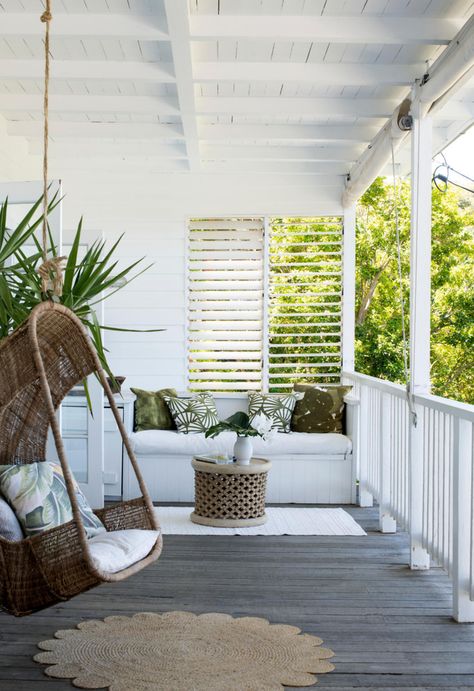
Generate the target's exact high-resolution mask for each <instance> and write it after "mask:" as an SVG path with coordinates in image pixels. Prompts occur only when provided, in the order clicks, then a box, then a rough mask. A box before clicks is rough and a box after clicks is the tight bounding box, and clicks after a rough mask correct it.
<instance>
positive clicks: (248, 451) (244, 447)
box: [234, 437, 253, 465]
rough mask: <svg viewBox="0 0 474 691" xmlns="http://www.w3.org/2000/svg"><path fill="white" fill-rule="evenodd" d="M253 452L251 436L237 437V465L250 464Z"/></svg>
mask: <svg viewBox="0 0 474 691" xmlns="http://www.w3.org/2000/svg"><path fill="white" fill-rule="evenodd" d="M252 453H253V444H252V440H251V439H250V437H237V440H236V442H235V444H234V456H235V461H236V463H237V465H249V463H250V459H251V458H252Z"/></svg>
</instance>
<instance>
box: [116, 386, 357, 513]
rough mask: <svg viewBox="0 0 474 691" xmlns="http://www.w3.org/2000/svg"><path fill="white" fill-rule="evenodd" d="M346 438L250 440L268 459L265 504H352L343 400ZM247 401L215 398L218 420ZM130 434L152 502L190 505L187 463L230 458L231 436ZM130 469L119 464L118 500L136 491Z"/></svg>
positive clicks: (351, 413) (351, 419) (350, 410)
mask: <svg viewBox="0 0 474 691" xmlns="http://www.w3.org/2000/svg"><path fill="white" fill-rule="evenodd" d="M346 403H347V408H346V434H332V433H328V434H306V433H302V432H291V433H289V434H280V433H279V434H277V435H276V437H275V438H273V439H272V440H271V441H264V440H263V439H261V438H260V437H254V438H252V442H253V446H254V455H255V456H262V457H265V458H269V459H270V460H271V461H272V469H271V471H270V473H269V475H268V490H267V501H268V502H274V503H293V502H294V503H318V504H320V503H321V504H346V503H347V504H350V503H354V502H355V478H356V472H355V454H354V453H353V448H354V445H353V437H354V434H355V433H356V431H357V427H358V421H357V413H358V406H357V401H356V400H355V399H352V398H351V397H350V396H348V397H346ZM246 405H247V398H246V397H242V396H232V397H231V396H228V397H222V396H220V397H218V396H216V406H217V410H218V413H219V416H220V418H221V419H223V418H226V417H228V416H229V415H231V414H232V413H234V412H236V411H237V410H245V409H246ZM128 431H129V436H130V439H131V441H132V445H133V449H134V451H135V454H136V456H137V460H138V463H139V465H140V469H141V471H142V473H143V475H144V478H145V482H146V483H147V486H148V489H149V491H150V494H151V497H152V499H153V501H157V502H164V501H166V502H169V501H171V502H192V501H193V499H194V473H193V470H192V468H191V458H192V457H193V455H195V454H203V453H224V452H225V453H231V452H232V449H233V446H234V441H235V435H234V434H233V433H231V432H224V433H222V434H220V435H219V436H218V437H216V438H214V439H206V438H205V436H204V434H179V433H178V432H175V431H168V430H149V431H144V432H133V431H132V430H128ZM130 471H131V468H130V464H129V463H124V468H123V494H124V498H125V499H130V498H132V497H134V496H137V494H138V485H137V483H136V480H135V476H134V474H133V472H130Z"/></svg>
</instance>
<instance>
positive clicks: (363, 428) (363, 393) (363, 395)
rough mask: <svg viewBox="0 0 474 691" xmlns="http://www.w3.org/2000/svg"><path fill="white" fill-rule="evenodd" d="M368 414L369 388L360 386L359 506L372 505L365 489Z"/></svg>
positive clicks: (367, 460) (367, 459)
mask: <svg viewBox="0 0 474 691" xmlns="http://www.w3.org/2000/svg"><path fill="white" fill-rule="evenodd" d="M370 425H371V420H370V415H369V389H368V387H367V386H361V387H360V438H359V451H360V458H359V469H360V477H359V482H360V485H359V504H360V506H373V503H374V499H373V496H372V494H371V493H370V492H369V490H368V489H367V482H368V480H369V439H370V436H369V435H370V432H371V430H370Z"/></svg>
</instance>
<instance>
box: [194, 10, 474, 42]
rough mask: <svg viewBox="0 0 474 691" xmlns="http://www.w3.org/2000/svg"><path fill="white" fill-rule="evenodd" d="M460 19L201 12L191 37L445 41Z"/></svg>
mask: <svg viewBox="0 0 474 691" xmlns="http://www.w3.org/2000/svg"><path fill="white" fill-rule="evenodd" d="M463 23H464V22H463V19H462V18H461V17H458V18H454V19H452V18H450V19H441V18H431V17H357V16H351V17H348V16H343V17H333V16H317V17H310V16H307V15H299V16H284V15H279V16H271V15H261V16H255V15H252V16H245V15H232V16H230V15H229V16H226V15H202V14H196V15H193V16H192V18H191V35H192V38H193V39H213V38H217V39H223V38H236V39H238V38H243V39H251V38H255V39H258V38H268V39H275V40H282V41H292V42H294V41H310V42H323V43H380V44H384V43H385V44H386V43H390V44H395V45H403V44H406V43H423V44H428V45H445V44H447V43H449V41H450V40H451V39H452V38H453V36H455V34H456V32H457V31H459V29H460V28H461V26H462V25H463Z"/></svg>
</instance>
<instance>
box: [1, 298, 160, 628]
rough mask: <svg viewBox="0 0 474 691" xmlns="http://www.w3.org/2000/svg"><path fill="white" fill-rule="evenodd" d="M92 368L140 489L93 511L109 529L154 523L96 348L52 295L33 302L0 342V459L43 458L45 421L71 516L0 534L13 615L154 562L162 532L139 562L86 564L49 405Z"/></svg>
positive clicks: (4, 601) (5, 597) (154, 526)
mask: <svg viewBox="0 0 474 691" xmlns="http://www.w3.org/2000/svg"><path fill="white" fill-rule="evenodd" d="M92 373H96V374H97V376H98V377H99V380H100V382H101V384H102V386H103V388H104V391H105V394H106V396H107V398H108V401H109V403H110V407H111V409H112V412H113V415H114V417H115V420H116V421H117V425H118V428H119V430H120V434H121V436H122V439H123V442H124V445H125V448H126V450H127V453H128V455H129V458H130V462H131V463H132V466H133V469H134V471H135V474H136V476H137V479H138V483H139V487H140V491H141V493H142V496H141V497H140V498H139V499H133V500H132V501H127V502H123V503H120V504H117V505H114V506H112V507H107V508H105V509H102V510H99V511H96V513H97V515H98V516H99V518H100V519H101V521H102V522H103V524H104V525H105V527H106V529H107V530H108V531H114V530H125V529H129V528H140V529H149V530H159V526H158V523H157V520H156V517H155V513H154V511H153V504H152V502H151V499H150V496H149V494H148V491H147V489H146V486H145V484H144V481H143V478H142V476H141V473H140V470H139V468H138V465H137V461H136V458H135V456H134V453H133V451H132V449H131V446H130V442H129V440H128V437H127V434H126V432H125V429H124V426H123V424H122V420H121V418H120V414H119V412H118V410H117V406H116V404H115V401H114V397H113V395H112V392H111V390H110V387H109V385H108V383H107V380H106V378H105V376H104V372H103V370H102V367H101V365H100V363H99V360H98V357H97V354H96V352H95V350H94V348H93V346H92V344H91V341H90V339H89V336H88V334H87V332H86V330H85V329H84V327H83V325H82V323H81V322H80V321H79V319H78V318H77V317H76V316H75V315H74V314H73V312H71V311H70V310H69V309H67V308H66V307H64V306H62V305H58V304H55V303H53V302H44V303H42V304H40V305H38V306H37V307H36V308H35V309H34V310H33V311H32V313H31V315H30V316H29V318H28V319H27V320H26V322H25V323H24V324H22V326H20V327H19V328H18V329H17V330H16V331H14V332H13V333H12V334H11V335H10V336H8V337H7V338H5V339H4V340H3V341H2V342H0V465H7V464H24V463H34V462H37V461H42V460H46V440H47V435H48V429H49V427H50V426H51V429H52V432H53V436H54V441H55V444H56V449H57V452H58V455H59V460H60V463H61V467H62V470H63V473H64V479H65V482H66V486H67V491H68V494H69V498H70V500H71V505H72V512H73V520H72V521H70V522H69V523H66V524H64V525H60V526H58V527H56V528H53V529H51V530H48V531H46V532H44V533H42V534H40V535H35V536H34V537H29V538H26V539H24V540H22V541H21V542H9V541H7V540H4V539H2V538H0V606H1V607H2V609H4V610H5V611H7V612H9V613H11V614H15V615H17V616H21V615H25V614H31V613H32V612H35V611H37V610H40V609H43V608H45V607H49V606H50V605H53V604H55V603H58V602H61V601H64V600H68V599H69V598H71V597H73V596H75V595H78V594H79V593H82V592H84V591H86V590H88V589H90V588H93V587H94V586H96V585H99V584H100V583H105V582H107V583H112V582H115V581H121V580H123V579H125V578H127V577H128V576H131V575H132V574H134V573H137V572H138V571H140V570H141V569H142V568H144V567H145V566H147V565H148V564H151V563H152V562H153V561H155V560H156V559H157V558H158V557H159V555H160V552H161V548H162V538H161V534H160V537H159V538H158V540H157V542H156V544H155V546H154V548H153V549H152V551H151V552H150V553H149V554H148V555H147V556H146V557H145V558H144V559H143V560H141V561H140V562H137V563H136V564H133V565H132V566H130V567H129V568H127V569H125V570H123V571H120V572H118V573H108V572H102V571H99V570H98V569H97V568H96V567H95V566H94V564H93V562H92V560H91V557H90V554H89V550H88V541H87V537H86V533H85V530H84V526H83V523H82V519H81V515H80V512H79V508H78V504H77V499H76V494H75V491H74V485H73V478H72V475H71V471H70V469H69V466H68V462H67V459H66V454H65V451H64V446H63V443H62V439H61V434H60V430H59V426H58V423H57V419H56V415H55V411H56V409H57V408H58V406H59V405H60V403H61V401H62V400H63V398H64V397H65V396H66V394H67V393H68V392H69V391H70V390H71V389H72V387H73V386H76V385H77V384H78V383H79V382H81V381H82V380H83V379H84V378H85V377H87V376H88V375H90V374H92Z"/></svg>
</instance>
